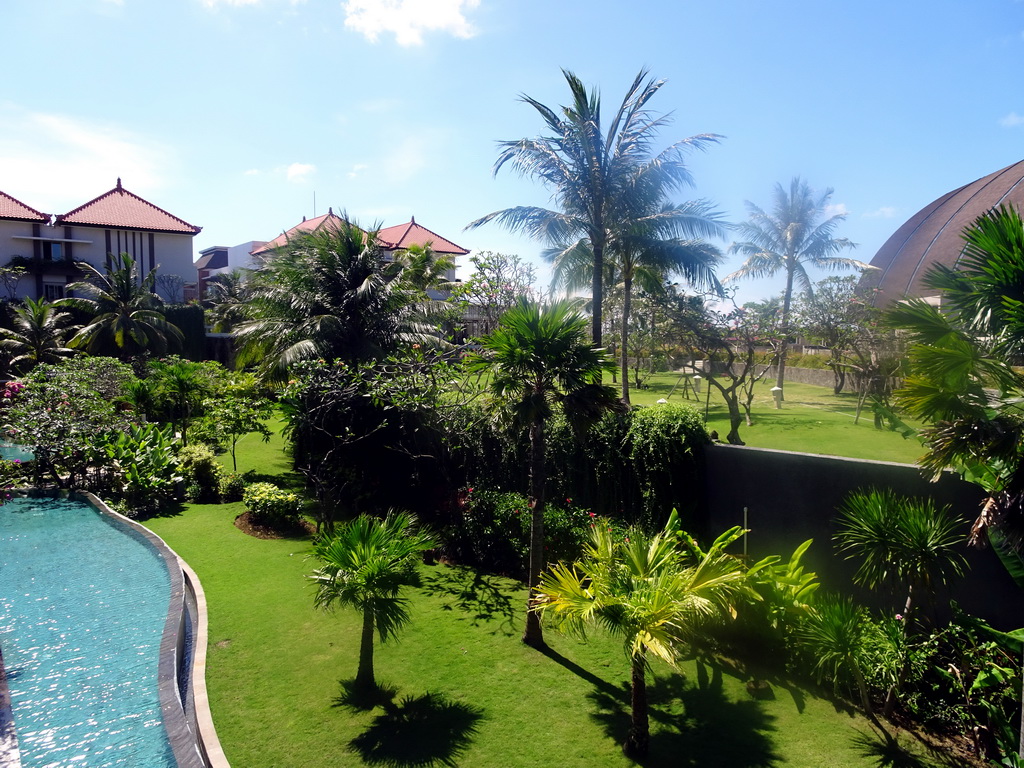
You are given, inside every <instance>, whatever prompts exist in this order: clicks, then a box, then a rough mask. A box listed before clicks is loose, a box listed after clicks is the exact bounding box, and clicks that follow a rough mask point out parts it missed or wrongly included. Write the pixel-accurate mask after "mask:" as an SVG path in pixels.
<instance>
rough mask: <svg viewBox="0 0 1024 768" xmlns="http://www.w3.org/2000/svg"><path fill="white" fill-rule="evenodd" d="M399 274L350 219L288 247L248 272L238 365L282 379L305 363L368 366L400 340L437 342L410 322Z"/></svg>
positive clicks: (406, 295)
mask: <svg viewBox="0 0 1024 768" xmlns="http://www.w3.org/2000/svg"><path fill="white" fill-rule="evenodd" d="M401 272H402V266H401V264H398V263H395V262H387V261H385V259H384V252H383V250H382V248H381V247H380V245H379V244H378V243H377V239H376V234H375V233H374V232H364V231H363V230H361V229H360V228H359V227H358V226H356V225H355V224H351V223H349V222H347V221H345V222H342V223H341V224H339V225H338V227H337V228H335V229H322V230H319V231H316V232H311V233H307V234H304V235H302V236H301V237H299V238H297V239H294V240H292V241H289V242H288V243H287V244H285V245H284V246H281V247H280V248H278V249H277V250H276V251H275V252H274V253H273V254H271V255H270V256H269V257H268V258H267V259H266V260H265V261H264V262H263V263H262V264H261V265H260V266H259V267H257V268H256V269H255V270H254V271H253V273H252V276H251V280H250V293H249V300H248V303H247V305H246V314H247V318H248V319H246V320H245V321H244V322H242V323H241V324H240V325H238V326H237V328H236V337H237V338H238V341H239V344H240V349H239V355H238V364H239V365H240V366H243V365H248V364H253V365H255V366H256V368H257V371H258V372H259V373H260V374H261V375H262V376H263V377H264V378H276V379H281V378H283V377H284V376H285V375H286V374H287V371H288V367H289V366H290V365H292V364H293V363H297V362H300V361H303V360H318V359H322V360H326V361H328V362H333V361H336V360H343V361H346V362H355V361H362V360H370V359H375V358H378V357H381V356H383V355H385V354H386V353H387V352H389V351H391V350H392V349H394V347H395V346H396V345H397V344H398V343H399V342H400V341H403V340H410V341H419V342H421V343H423V342H429V341H432V340H436V337H435V336H433V335H432V329H431V328H429V327H427V326H426V325H423V324H417V323H416V322H415V320H414V319H413V318H411V316H410V311H409V310H410V308H411V307H412V305H413V304H414V303H415V297H413V296H411V295H410V294H409V292H408V291H407V290H406V288H405V286H403V284H402V283H401V281H400V279H399V278H400V275H401Z"/></svg>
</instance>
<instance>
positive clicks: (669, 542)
mask: <svg viewBox="0 0 1024 768" xmlns="http://www.w3.org/2000/svg"><path fill="white" fill-rule="evenodd" d="M742 534H743V531H742V530H741V529H739V528H733V529H731V530H729V531H727V532H726V533H724V534H723V535H722V536H720V537H719V538H718V540H716V541H715V542H714V544H712V546H711V547H710V548H709V549H708V550H707V551H706V552H704V551H701V550H700V549H699V548H698V547H696V546H692V547H691V546H685V543H686V542H687V540H688V537H685V535H684V534H682V533H681V531H680V529H679V519H678V516H677V515H676V512H675V511H674V510H673V512H672V514H671V515H670V517H669V520H668V522H667V523H666V525H665V528H664V530H662V531H660V532H659V533H656V534H654V535H653V536H651V535H648V534H645V533H644V532H643V531H641V530H638V529H633V530H630V531H629V534H628V535H627V536H626V538H625V540H620V539H618V538H616V537H615V536H614V535H613V534H612V533H611V532H610V530H609V528H608V526H606V525H603V524H598V525H593V526H592V527H591V540H590V544H589V545H588V546H587V547H586V549H585V550H584V553H583V557H582V558H581V559H580V561H579V562H577V563H575V564H573V565H567V564H565V563H559V564H558V565H555V566H554V567H552V568H551V569H550V570H549V571H547V572H545V573H544V574H543V576H542V577H541V581H540V588H539V590H538V592H539V594H538V599H537V603H536V610H537V611H538V612H541V613H543V614H544V617H545V619H548V618H550V619H552V620H553V621H554V622H555V623H556V626H559V627H560V628H562V629H565V630H567V631H569V632H572V633H574V634H576V635H579V636H583V637H585V636H586V631H587V628H588V626H590V625H597V626H600V627H603V628H604V629H606V630H608V631H609V632H611V633H612V634H614V635H617V636H619V637H621V638H622V639H623V642H624V644H625V649H626V654H627V655H628V656H629V660H630V670H631V690H632V696H631V703H632V723H631V727H630V729H629V735H628V736H627V738H626V742H625V743H624V744H623V745H622V748H623V751H624V752H625V753H626V754H627V755H629V756H634V757H642V756H643V755H645V754H646V753H647V750H648V743H649V741H650V724H649V719H648V706H647V681H646V674H647V669H648V660H649V657H651V656H655V657H657V658H659V659H661V660H662V661H665V662H667V663H668V664H670V665H672V666H675V665H676V663H677V661H678V659H679V657H680V652H681V649H682V647H683V646H685V645H686V642H687V640H688V639H693V638H694V637H695V636H696V635H698V634H699V632H700V629H701V628H702V627H703V626H705V625H706V624H707V622H709V621H712V620H714V619H715V618H716V617H719V616H721V615H722V614H723V613H724V612H725V611H726V610H728V609H729V608H730V607H731V606H732V605H733V604H734V603H735V601H736V600H737V598H738V597H739V596H740V594H741V593H742V592H743V591H744V587H745V578H746V569H745V568H744V566H743V564H742V563H741V562H740V561H739V560H738V559H737V558H735V557H732V556H731V555H727V554H725V548H726V547H727V546H728V545H729V544H730V543H732V542H733V541H735V540H736V539H737V538H738V537H739V536H741V535H742Z"/></svg>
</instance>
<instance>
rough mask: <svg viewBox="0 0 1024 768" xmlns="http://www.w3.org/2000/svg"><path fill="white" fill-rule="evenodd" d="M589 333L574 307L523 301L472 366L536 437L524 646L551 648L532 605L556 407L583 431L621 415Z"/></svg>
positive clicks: (608, 364) (540, 563) (606, 364)
mask: <svg viewBox="0 0 1024 768" xmlns="http://www.w3.org/2000/svg"><path fill="white" fill-rule="evenodd" d="M586 325H587V321H586V318H585V317H584V316H583V315H582V314H581V313H580V312H579V310H578V309H577V305H576V304H575V303H574V302H570V301H565V300H563V301H558V302H555V303H553V304H550V305H548V306H544V305H541V304H537V303H531V302H528V301H526V300H521V301H520V302H519V303H518V304H516V305H515V306H514V307H512V309H510V310H509V311H508V312H506V313H505V315H504V316H503V317H502V318H501V321H500V323H499V325H498V328H497V329H495V330H494V331H492V332H491V333H490V334H488V335H487V336H484V337H483V338H482V339H481V340H480V347H481V352H480V353H479V354H478V355H476V356H475V357H472V358H470V359H469V362H468V368H469V370H470V371H473V372H478V373H488V374H490V379H489V387H490V393H491V397H492V398H493V401H494V402H495V403H497V404H498V405H499V406H500V407H501V408H502V409H503V412H504V413H505V414H506V415H508V416H509V417H510V419H511V420H512V422H513V423H514V424H515V425H517V426H519V427H525V428H526V429H528V430H529V434H530V506H531V513H532V514H531V521H530V568H529V586H530V598H529V600H530V602H529V603H528V606H527V615H526V629H525V631H524V634H523V642H524V643H527V644H528V645H532V646H534V647H540V646H542V645H543V644H544V639H543V633H542V631H541V626H540V619H539V617H538V616H537V614H536V613H534V612H532V611H530V610H529V605H532V604H533V601H534V600H535V598H536V590H537V582H538V579H539V578H540V572H541V570H542V569H543V568H544V565H545V561H544V506H545V503H546V496H545V485H546V482H547V465H546V462H545V452H546V437H545V428H546V424H547V421H548V419H549V418H550V417H551V415H552V411H553V408H554V407H555V406H559V407H561V408H562V410H563V411H564V412H565V414H566V416H567V418H569V419H570V421H573V422H575V423H577V424H582V425H585V424H588V423H592V422H594V421H596V420H597V419H598V418H600V416H601V415H602V414H603V413H604V412H606V411H608V410H617V409H619V408H620V407H621V405H620V403H619V401H618V399H617V398H616V396H615V390H614V389H612V388H611V387H607V386H604V385H602V384H601V374H602V372H603V371H605V370H610V369H611V368H613V367H614V363H612V361H611V360H609V359H608V358H607V357H606V356H605V354H604V352H603V350H599V349H595V348H594V347H592V346H590V345H589V344H588V343H587V339H586Z"/></svg>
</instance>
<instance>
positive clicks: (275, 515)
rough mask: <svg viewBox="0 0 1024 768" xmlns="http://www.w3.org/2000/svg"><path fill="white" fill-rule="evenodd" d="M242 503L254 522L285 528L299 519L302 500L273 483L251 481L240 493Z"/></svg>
mask: <svg viewBox="0 0 1024 768" xmlns="http://www.w3.org/2000/svg"><path fill="white" fill-rule="evenodd" d="M242 503H243V504H245V508H246V509H247V510H249V512H250V513H251V514H252V517H253V518H254V520H255V522H257V523H259V524H261V525H267V526H270V527H271V528H287V527H289V526H291V525H295V524H296V523H297V522H298V520H299V512H300V511H301V509H302V500H301V499H300V498H299V497H298V495H296V494H294V493H292V492H290V491H284V490H281V489H280V488H278V487H277V486H276V485H274V484H273V483H253V484H252V485H250V486H248V487H247V488H246V489H245V492H244V493H243V494H242Z"/></svg>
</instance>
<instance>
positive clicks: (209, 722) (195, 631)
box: [75, 491, 230, 768]
mask: <svg viewBox="0 0 1024 768" xmlns="http://www.w3.org/2000/svg"><path fill="white" fill-rule="evenodd" d="M75 495H76V496H78V497H80V498H82V499H84V500H86V501H88V503H89V504H91V505H92V506H93V507H95V508H96V509H97V510H98V511H99V512H100V513H101V514H104V515H107V516H109V517H111V518H113V519H116V520H118V521H120V522H121V523H123V524H125V525H127V526H128V527H130V528H131V529H132V530H134V531H136V532H137V533H138V534H139V535H141V536H143V537H144V538H145V539H146V540H147V541H148V542H149V543H150V544H151V545H152V546H153V548H154V549H155V550H156V551H157V552H158V553H160V555H161V557H163V559H164V562H165V563H166V564H167V571H168V573H169V574H170V576H171V607H170V609H169V610H168V614H167V622H166V624H165V626H164V634H163V639H162V641H161V643H160V662H159V682H158V686H159V691H160V703H161V710H162V712H163V716H164V726H165V728H166V729H167V735H168V740H169V741H170V743H171V749H172V750H173V751H174V756H175V759H176V760H177V761H178V765H179V766H180V768H191V767H192V766H196V767H197V768H230V764H229V763H228V761H227V758H226V757H225V755H224V750H223V748H222V747H221V745H220V739H218V737H217V730H216V728H215V727H214V724H213V715H212V714H211V712H210V702H209V699H208V697H207V688H206V650H207V639H208V638H207V614H206V595H205V593H204V592H203V587H202V584H201V583H200V581H199V577H198V576H197V575H196V573H195V571H193V570H192V568H191V567H189V565H188V563H186V562H185V560H183V559H182V558H181V557H180V556H179V555H178V553H177V552H175V551H174V550H173V549H171V547H170V546H168V544H167V542H165V541H164V540H163V539H162V538H160V537H159V536H158V535H157V534H155V533H153V531H151V530H150V529H149V528H147V527H146V526H144V525H142V524H141V523H139V522H137V521H135V520H132V519H131V518H130V517H125V516H124V515H122V514H120V513H118V512H115V511H114V510H112V509H111V508H110V507H109V506H107V504H106V503H105V502H104V501H103V500H102V499H100V498H99V497H97V496H96V495H95V494H92V493H87V492H82V491H80V492H78V493H76V494H75ZM176 577H177V578H176ZM189 598H191V605H192V607H193V608H194V616H193V617H192V618H193V619H194V620H193V621H192V633H191V634H192V652H191V659H190V660H189V667H190V669H189V680H190V683H191V684H190V685H189V694H188V696H189V698H190V699H191V702H186V701H182V699H181V695H180V689H179V686H178V673H179V669H180V664H181V662H182V659H183V658H184V657H185V655H186V652H185V650H186V649H185V641H186V634H187V633H186V624H187V622H188V621H189V618H190V617H189ZM189 703H191V704H192V707H189V706H188V704H189ZM189 709H192V712H193V718H194V727H192V725H191V724H190V723H189V719H190V718H189Z"/></svg>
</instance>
